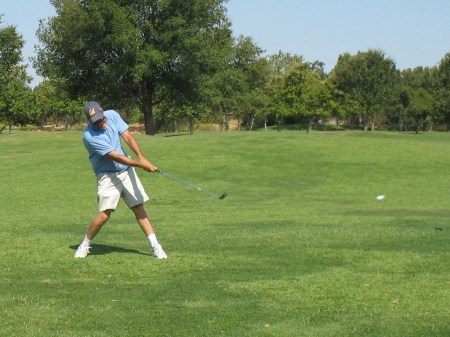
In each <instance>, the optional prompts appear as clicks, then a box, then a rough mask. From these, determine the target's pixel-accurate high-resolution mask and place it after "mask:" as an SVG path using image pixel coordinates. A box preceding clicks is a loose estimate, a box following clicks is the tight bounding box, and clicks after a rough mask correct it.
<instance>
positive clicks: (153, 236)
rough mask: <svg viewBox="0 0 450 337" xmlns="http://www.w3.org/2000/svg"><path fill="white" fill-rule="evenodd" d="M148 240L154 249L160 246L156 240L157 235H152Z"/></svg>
mask: <svg viewBox="0 0 450 337" xmlns="http://www.w3.org/2000/svg"><path fill="white" fill-rule="evenodd" d="M147 238H148V241H150V245H151V246H152V247H155V246H157V245H159V243H158V240H157V239H156V235H155V233H153V234H150V235H149V236H147Z"/></svg>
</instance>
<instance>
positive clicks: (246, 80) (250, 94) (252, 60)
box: [231, 36, 270, 131]
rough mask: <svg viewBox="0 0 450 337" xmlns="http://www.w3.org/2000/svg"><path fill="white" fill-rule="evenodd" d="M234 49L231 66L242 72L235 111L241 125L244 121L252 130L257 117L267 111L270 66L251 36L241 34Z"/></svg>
mask: <svg viewBox="0 0 450 337" xmlns="http://www.w3.org/2000/svg"><path fill="white" fill-rule="evenodd" d="M234 51H235V52H234V59H233V62H232V64H231V67H233V68H234V69H236V70H237V71H238V72H240V76H239V78H240V79H241V85H240V91H239V93H238V96H237V101H238V104H237V106H236V110H235V111H234V113H235V116H237V117H238V120H239V125H240V122H241V121H243V122H245V124H246V128H247V130H249V131H251V130H252V129H253V127H254V124H255V119H256V117H257V116H258V115H260V114H264V112H265V107H266V105H267V97H266V95H265V91H264V88H265V86H266V84H267V81H268V79H269V73H270V66H269V63H268V62H267V60H266V59H265V58H263V57H262V53H263V50H262V49H261V48H260V47H258V46H257V45H256V44H255V43H254V41H253V40H252V39H251V38H250V37H244V36H239V37H238V39H237V40H236V43H235V45H234Z"/></svg>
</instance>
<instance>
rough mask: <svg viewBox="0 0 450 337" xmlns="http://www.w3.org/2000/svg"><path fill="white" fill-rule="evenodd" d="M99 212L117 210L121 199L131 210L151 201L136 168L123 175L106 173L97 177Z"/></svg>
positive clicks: (130, 168) (131, 168)
mask: <svg viewBox="0 0 450 337" xmlns="http://www.w3.org/2000/svg"><path fill="white" fill-rule="evenodd" d="M97 196H98V210H99V211H100V212H103V211H105V210H107V209H112V210H115V209H116V208H117V204H118V203H119V200H120V198H121V197H122V198H123V201H125V203H126V204H127V206H128V207H129V208H132V207H134V206H137V205H139V204H143V203H144V202H146V201H147V200H149V197H148V195H147V194H146V193H145V191H144V187H143V186H142V184H141V181H140V180H139V178H138V176H137V174H136V171H135V170H134V167H129V168H128V170H127V171H124V172H122V173H105V174H102V175H99V176H98V177H97Z"/></svg>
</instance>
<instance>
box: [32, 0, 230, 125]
mask: <svg viewBox="0 0 450 337" xmlns="http://www.w3.org/2000/svg"><path fill="white" fill-rule="evenodd" d="M50 1H51V3H52V5H53V6H54V7H55V9H56V16H55V17H52V18H49V19H48V20H46V21H42V22H41V23H40V26H39V29H38V32H37V35H38V38H39V40H40V42H41V47H39V48H38V53H37V58H36V59H35V67H36V68H37V70H38V72H39V74H41V75H43V76H45V77H48V78H60V79H64V84H65V86H66V89H67V92H68V93H69V94H70V96H71V98H72V99H74V98H76V97H77V96H79V95H83V96H85V97H90V98H91V99H96V100H98V101H100V102H101V103H102V104H103V105H104V106H108V105H113V104H114V105H116V107H118V108H123V107H127V108H132V107H134V106H138V107H139V108H140V109H141V110H142V112H143V114H144V118H145V130H146V133H147V134H155V133H156V128H155V123H154V114H153V107H154V106H155V105H156V104H158V103H159V102H162V101H163V100H169V99H175V98H177V99H178V100H179V101H181V102H182V103H180V104H184V105H185V104H186V101H193V102H198V101H199V100H200V99H201V97H202V90H201V89H202V80H203V79H204V75H205V74H210V73H213V72H214V71H215V70H216V69H217V67H219V66H220V63H221V62H222V57H221V52H222V50H223V49H227V48H229V47H230V45H229V41H230V36H231V31H230V28H229V27H230V24H229V21H228V18H227V17H226V9H225V7H224V3H225V2H226V0H129V1H123V0H50ZM180 97H182V98H183V99H180Z"/></svg>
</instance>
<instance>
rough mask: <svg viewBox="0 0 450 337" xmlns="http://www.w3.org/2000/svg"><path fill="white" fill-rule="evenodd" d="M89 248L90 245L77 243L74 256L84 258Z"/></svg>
mask: <svg viewBox="0 0 450 337" xmlns="http://www.w3.org/2000/svg"><path fill="white" fill-rule="evenodd" d="M89 249H91V247H90V246H86V245H83V244H81V245H79V246H78V249H77V251H76V252H75V258H76V259H84V258H85V257H86V256H87V255H88V254H89Z"/></svg>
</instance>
